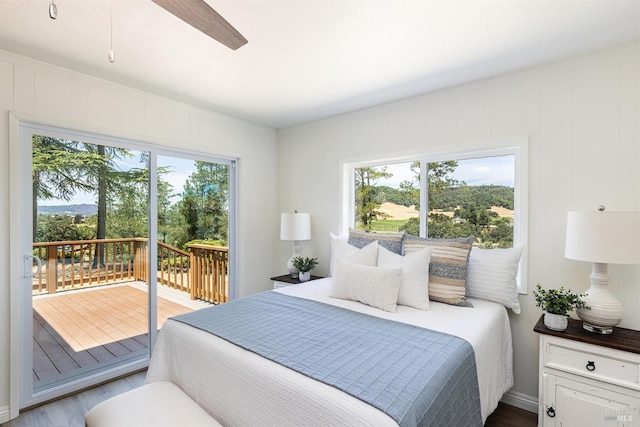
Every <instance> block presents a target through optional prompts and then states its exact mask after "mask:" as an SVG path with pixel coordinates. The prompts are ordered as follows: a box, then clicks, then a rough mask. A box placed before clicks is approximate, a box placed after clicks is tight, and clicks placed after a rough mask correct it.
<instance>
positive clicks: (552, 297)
mask: <svg viewBox="0 0 640 427" xmlns="http://www.w3.org/2000/svg"><path fill="white" fill-rule="evenodd" d="M536 289H537V291H533V295H534V296H535V298H536V307H540V308H541V309H543V310H544V311H545V314H544V325H545V326H546V327H547V329H551V330H552V331H564V330H565V329H567V325H568V317H569V312H570V311H571V310H573V309H574V308H586V309H589V307H588V306H587V304H586V303H585V302H584V300H583V299H582V298H584V297H585V296H586V295H585V294H573V293H571V290H570V289H565V288H564V287H560V289H548V290H545V289H542V286H540V283H538V285H537V286H536Z"/></svg>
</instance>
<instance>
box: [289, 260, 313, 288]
mask: <svg viewBox="0 0 640 427" xmlns="http://www.w3.org/2000/svg"><path fill="white" fill-rule="evenodd" d="M291 263H292V264H293V266H294V267H295V268H297V269H298V270H300V273H298V279H300V281H301V282H306V281H308V280H309V279H310V278H311V270H313V269H314V268H315V267H316V265H318V258H309V257H306V256H305V257H302V256H297V257H294V258H293V259H292V260H291Z"/></svg>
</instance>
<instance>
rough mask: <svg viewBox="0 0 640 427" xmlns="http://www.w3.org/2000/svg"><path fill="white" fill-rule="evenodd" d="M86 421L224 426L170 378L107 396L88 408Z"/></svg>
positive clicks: (102, 425)
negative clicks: (91, 407) (107, 397)
mask: <svg viewBox="0 0 640 427" xmlns="http://www.w3.org/2000/svg"><path fill="white" fill-rule="evenodd" d="M84 421H85V424H86V425H87V427H142V426H153V427H160V426H167V427H169V426H175V427H178V426H179V427H183V426H189V427H201V426H202V427H205V426H207V427H208V426H219V427H221V426H222V425H221V424H220V423H218V422H217V421H216V420H215V419H213V418H212V417H211V416H210V415H209V414H208V413H207V412H206V411H205V410H204V409H202V408H201V407H200V406H199V405H198V404H197V403H196V402H194V401H193V400H191V398H190V397H189V396H187V394H186V393H185V392H183V391H182V390H181V389H180V387H178V386H177V385H175V384H173V383H172V382H169V381H156V382H152V383H148V384H145V385H143V386H141V387H138V388H136V389H133V390H130V391H127V392H126V393H122V394H120V395H118V396H114V397H112V398H110V399H108V400H105V401H104V402H102V403H99V404H98V405H96V406H95V407H94V408H93V409H91V410H90V411H89V412H87V414H86V415H85V417H84Z"/></svg>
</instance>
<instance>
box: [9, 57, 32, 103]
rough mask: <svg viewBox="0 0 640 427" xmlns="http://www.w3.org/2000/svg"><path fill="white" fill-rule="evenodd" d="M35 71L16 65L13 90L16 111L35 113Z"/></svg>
mask: <svg viewBox="0 0 640 427" xmlns="http://www.w3.org/2000/svg"><path fill="white" fill-rule="evenodd" d="M34 82H35V71H34V70H33V69H31V68H27V67H23V66H21V65H15V66H14V72H13V90H14V104H13V108H14V109H15V110H16V111H22V112H25V113H28V114H33V113H34V101H35V96H34V93H35V84H34Z"/></svg>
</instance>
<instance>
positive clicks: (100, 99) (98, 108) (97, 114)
mask: <svg viewBox="0 0 640 427" xmlns="http://www.w3.org/2000/svg"><path fill="white" fill-rule="evenodd" d="M115 100H116V93H115V92H113V91H110V90H109V89H108V88H106V87H102V86H97V85H90V86H89V91H88V93H87V123H88V124H89V125H91V126H97V127H100V128H108V129H114V128H115V125H116V118H115V111H116V101H115Z"/></svg>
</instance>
